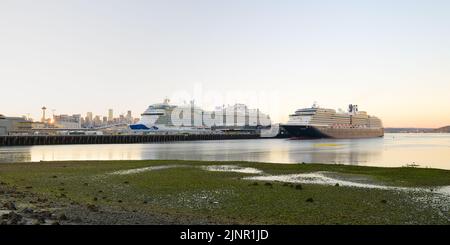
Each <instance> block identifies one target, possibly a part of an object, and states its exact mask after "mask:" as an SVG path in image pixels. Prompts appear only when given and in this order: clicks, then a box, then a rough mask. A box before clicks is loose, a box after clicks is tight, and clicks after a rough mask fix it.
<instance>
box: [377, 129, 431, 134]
mask: <svg viewBox="0 0 450 245" xmlns="http://www.w3.org/2000/svg"><path fill="white" fill-rule="evenodd" d="M433 130H434V129H432V128H385V129H384V132H386V133H431V132H433Z"/></svg>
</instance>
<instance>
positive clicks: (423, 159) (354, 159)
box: [0, 134, 450, 169]
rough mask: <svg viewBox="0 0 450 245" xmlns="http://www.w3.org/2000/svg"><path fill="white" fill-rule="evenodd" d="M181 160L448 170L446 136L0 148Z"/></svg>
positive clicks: (48, 157)
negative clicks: (409, 166)
mask: <svg viewBox="0 0 450 245" xmlns="http://www.w3.org/2000/svg"><path fill="white" fill-rule="evenodd" d="M141 159H183V160H220V161H236V160H242V161H259V162H275V163H301V162H305V163H342V164H353V165H369V166H388V167H396V166H405V165H406V164H413V163H415V164H418V165H420V166H421V167H433V168H442V169H450V134H386V136H385V137H384V138H375V139H357V140H330V139H324V140H288V139H264V140H229V141H196V142H177V143H169V144H130V145H126V144H125V145H58V146H30V147H0V162H22V161H27V162H30V161H32V162H38V161H57V160H141Z"/></svg>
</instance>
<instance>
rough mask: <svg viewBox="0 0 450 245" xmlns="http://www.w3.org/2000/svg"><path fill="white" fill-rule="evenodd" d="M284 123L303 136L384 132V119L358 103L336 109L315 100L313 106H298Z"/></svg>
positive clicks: (358, 135) (294, 134)
mask: <svg viewBox="0 0 450 245" xmlns="http://www.w3.org/2000/svg"><path fill="white" fill-rule="evenodd" d="M281 127H282V128H284V129H285V130H286V131H287V132H288V133H289V135H290V136H292V137H294V138H299V139H317V138H337V139H352V138H374V137H383V136H384V128H383V123H382V122H381V120H380V119H379V118H377V117H374V116H369V115H368V114H367V113H366V112H364V111H358V106H357V105H349V108H348V112H336V111H335V110H333V109H326V108H320V107H318V106H317V105H315V104H314V105H313V106H312V107H311V108H304V109H299V110H297V111H296V112H295V113H294V114H292V115H290V116H289V121H288V122H287V123H286V124H282V125H281Z"/></svg>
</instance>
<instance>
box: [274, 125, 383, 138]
mask: <svg viewBox="0 0 450 245" xmlns="http://www.w3.org/2000/svg"><path fill="white" fill-rule="evenodd" d="M282 127H283V128H284V129H285V130H286V131H287V132H288V133H289V135H290V136H291V137H293V138H299V139H323V138H332V139H359V138H377V137H383V136H384V129H383V128H330V127H315V126H300V125H282Z"/></svg>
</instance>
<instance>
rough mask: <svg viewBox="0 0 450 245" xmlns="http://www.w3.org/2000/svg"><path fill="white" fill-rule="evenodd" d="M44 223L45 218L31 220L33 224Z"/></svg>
mask: <svg viewBox="0 0 450 245" xmlns="http://www.w3.org/2000/svg"><path fill="white" fill-rule="evenodd" d="M42 223H45V220H44V222H42V220H39V219H36V220H33V221H32V222H31V224H32V225H41V224H42Z"/></svg>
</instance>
